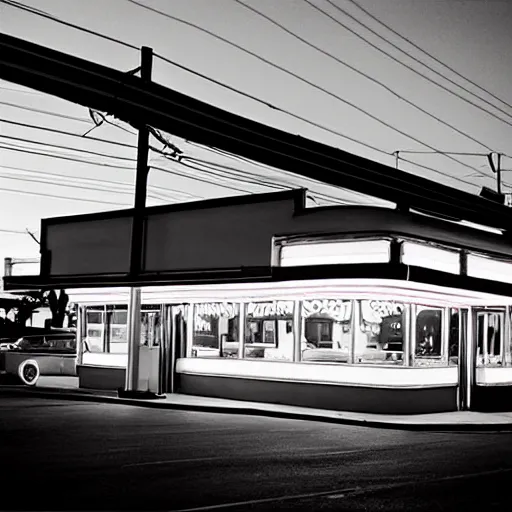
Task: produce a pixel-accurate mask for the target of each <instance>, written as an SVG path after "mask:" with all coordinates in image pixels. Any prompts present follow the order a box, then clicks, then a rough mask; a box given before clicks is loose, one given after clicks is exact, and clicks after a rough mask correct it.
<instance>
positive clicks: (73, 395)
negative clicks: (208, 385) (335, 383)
mask: <svg viewBox="0 0 512 512" xmlns="http://www.w3.org/2000/svg"><path fill="white" fill-rule="evenodd" d="M50 389H51V391H50ZM8 394H14V395H30V396H34V397H37V398H43V399H51V398H53V399H57V400H73V401H82V402H96V403H110V404H120V405H132V406H136V407H145V408H152V409H170V410H176V411H193V412H208V413H217V414H240V415H245V416H264V417H270V418H283V419H295V420H302V421H317V422H321V423H332V424H338V425H350V426H359V427H369V428H379V429H388V430H406V431H422V432H489V433H490V432H512V422H510V423H409V422H407V421H379V420H366V419H362V418H361V419H359V418H343V417H331V416H323V415H321V414H317V413H309V414H308V413H302V412H292V411H276V410H265V409H260V408H257V407H229V406H223V405H199V404H198V405H193V404H177V403H169V402H162V401H161V400H154V401H153V400H152V401H148V400H139V399H134V398H119V397H117V396H108V395H96V394H93V393H87V392H83V393H81V392H77V391H75V390H70V391H69V392H68V391H65V390H62V389H55V388H48V390H46V391H39V390H38V389H32V388H24V387H17V386H12V387H11V386H1V387H0V395H8Z"/></svg>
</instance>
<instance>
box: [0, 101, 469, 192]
mask: <svg viewBox="0 0 512 512" xmlns="http://www.w3.org/2000/svg"><path fill="white" fill-rule="evenodd" d="M170 103H175V102H173V101H172V100H171V101H170ZM187 108H188V107H187ZM168 117H170V118H171V119H172V118H173V117H174V116H173V115H172V114H171V113H169V114H168ZM207 117H212V116H209V115H208V116H207ZM212 119H216V118H214V117H212ZM0 121H4V122H6V123H9V124H12V125H17V126H26V127H32V128H37V129H43V128H41V127H38V126H34V125H29V124H26V123H18V122H15V121H10V120H6V119H0ZM180 121H182V122H185V123H186V124H187V125H189V126H192V127H194V128H202V129H204V130H206V131H209V132H212V133H214V134H217V133H218V132H217V131H216V130H212V129H210V128H207V127H205V126H199V125H197V124H196V123H193V122H191V121H188V120H185V121H184V120H183V119H180ZM222 123H223V124H227V125H229V126H231V127H235V128H238V125H235V124H233V123H232V122H230V121H225V120H222ZM44 129H45V130H47V131H49V132H53V133H62V134H64V135H73V136H79V135H77V134H70V133H69V132H64V131H62V130H56V129H51V128H44ZM244 130H245V131H247V132H249V133H253V132H252V130H250V129H247V128H244ZM228 137H229V138H230V139H232V140H234V141H237V142H240V141H241V139H239V138H238V137H235V136H232V135H229V136H228ZM90 139H93V137H91V138H90ZM270 139H272V140H274V139H273V138H272V137H270ZM97 140H100V141H102V142H107V141H105V140H104V139H97ZM108 142H109V143H111V144H118V145H123V146H125V147H132V146H131V145H126V144H123V143H118V142H115V141H108ZM249 144H250V145H252V146H254V147H255V148H260V149H263V147H262V146H260V145H258V144H254V143H249ZM287 145H291V146H292V147H293V148H298V147H299V146H296V145H295V144H287ZM273 152H274V153H275V154H277V155H280V156H287V155H288V156H290V154H288V153H283V152H282V151H277V150H273ZM308 152H309V153H312V154H313V155H316V156H321V155H322V154H321V153H319V152H318V151H313V150H308ZM296 160H297V161H299V162H302V163H308V164H310V162H309V161H305V160H303V159H302V158H296ZM335 161H336V162H338V163H339V164H343V163H345V160H342V159H339V158H336V159H335ZM351 165H353V166H355V167H360V168H361V169H364V167H361V166H359V165H357V164H351ZM412 165H414V166H417V167H420V168H423V169H427V170H430V171H432V172H434V173H436V174H439V175H442V176H445V177H448V178H449V179H453V180H455V181H460V182H463V183H466V184H468V185H470V186H472V187H476V185H475V184H474V183H471V182H468V181H467V180H464V179H457V178H456V177H454V176H452V175H449V174H447V173H444V172H442V171H438V170H437V169H434V168H432V167H428V166H425V165H422V164H416V163H414V162H412ZM319 167H320V168H325V167H324V166H323V165H320V166H319ZM118 168H119V167H118ZM472 170H473V169H472ZM174 174H176V173H174ZM178 175H179V174H178ZM189 178H190V177H189ZM192 179H193V178H192ZM199 181H201V180H199ZM203 181H204V180H203ZM210 184H211V183H210Z"/></svg>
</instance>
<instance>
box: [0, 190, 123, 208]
mask: <svg viewBox="0 0 512 512" xmlns="http://www.w3.org/2000/svg"><path fill="white" fill-rule="evenodd" d="M0 192H14V193H16V194H25V195H30V196H41V197H52V198H55V199H64V200H68V201H82V202H86V203H101V204H110V205H114V206H127V205H126V203H114V202H111V201H102V200H100V199H86V198H84V197H76V196H75V197H69V196H59V195H56V194H45V193H43V192H30V191H28V190H20V189H15V188H5V187H0Z"/></svg>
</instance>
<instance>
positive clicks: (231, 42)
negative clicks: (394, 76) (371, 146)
mask: <svg viewBox="0 0 512 512" xmlns="http://www.w3.org/2000/svg"><path fill="white" fill-rule="evenodd" d="M125 1H126V2H130V3H132V4H135V5H138V6H139V7H142V8H144V9H147V10H150V11H153V12H155V13H157V14H160V15H162V16H165V17H166V18H169V19H172V20H174V21H177V22H178V23H183V24H185V25H187V26H190V27H193V28H195V29H197V30H199V31H201V32H204V33H206V34H209V35H210V36H212V37H214V38H215V39H218V40H220V41H223V42H224V43H226V44H228V45H230V46H232V47H234V48H237V49H238V50H240V51H242V52H244V53H246V54H248V55H251V56H252V57H254V58H256V59H258V60H259V61H261V62H264V63H265V64H267V65H269V66H271V67H273V68H275V69H279V70H280V71H282V72H284V73H286V74H288V75H290V76H292V77H294V78H295V79H297V80H299V81H301V82H303V83H305V84H307V85H309V86H310V87H313V88H314V89H317V90H319V91H321V92H323V93H324V94H326V95H328V96H331V97H332V98H335V99H337V100H338V101H340V102H341V103H344V104H346V105H348V106H350V107H352V108H354V109H355V110H357V111H358V112H361V113H362V114H364V115H366V116H367V117H369V118H371V119H373V120H374V121H376V122H378V123H379V124H382V125H383V126H385V127H386V128H388V129H390V130H393V131H395V132H396V133H399V134H400V135H402V136H404V137H406V138H408V139H410V140H413V141H414V142H416V143H418V144H420V145H422V146H425V147H428V148H430V149H432V150H436V149H437V148H435V147H433V146H431V145H429V144H427V143H425V142H423V141H421V140H419V139H417V138H416V137H414V136H412V135H409V134H408V133H407V132H405V131H403V130H401V129H400V128H397V127H395V126H393V125H392V124H390V123H388V122H386V121H384V120H382V119H380V118H379V117H377V116H375V115H373V114H372V113H370V112H368V111H367V110H365V109H363V108H362V107H360V106H358V105H356V104H355V103H352V102H350V101H348V100H346V99H344V98H342V97H341V96H339V95H338V94H335V93H333V92H332V91H329V90H328V89H325V88H324V87H322V86H320V85H318V84H316V83H314V82H312V81H311V80H308V79H306V78H304V77H302V76H300V75H299V74H297V73H295V72H293V71H290V70H289V69H287V68H285V67H283V66H281V65H279V64H276V63H275V62H272V61H271V60H269V59H267V58H265V57H262V56H261V55H258V54H257V53H255V52H253V51H252V50H249V49H247V48H245V47H244V46H242V45H239V44H238V43H235V42H233V41H231V40H229V39H227V38H225V37H223V36H221V35H219V34H216V33H215V32H213V31H211V30H208V29H206V28H204V27H201V26H200V25H198V24H196V23H192V22H190V21H186V20H183V19H182V18H179V17H177V16H174V15H172V14H169V13H167V12H165V11H161V10H159V9H155V8H154V7H150V6H148V5H145V4H143V3H141V2H138V1H137V0H125ZM306 1H307V0H306ZM308 3H309V2H308ZM511 126H512V124H511ZM386 154H387V155H389V154H388V153H386ZM447 158H450V160H453V161H454V162H456V163H458V164H459V165H462V166H464V167H467V168H468V169H471V170H472V171H476V172H478V171H477V170H476V169H475V168H474V167H471V166H470V165H468V164H466V163H464V162H461V161H460V160H457V159H456V158H453V157H449V156H447Z"/></svg>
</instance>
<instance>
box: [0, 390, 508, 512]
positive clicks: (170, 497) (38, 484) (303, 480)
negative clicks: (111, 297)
mask: <svg viewBox="0 0 512 512" xmlns="http://www.w3.org/2000/svg"><path fill="white" fill-rule="evenodd" d="M0 435H1V443H0V461H1V465H2V473H3V476H2V478H1V480H0V482H1V483H0V496H1V504H0V509H2V510H7V509H9V510H14V509H18V510H19V509H25V510H28V509H30V510H86V509H87V510H98V509H102V510H106V509H108V510H167V511H176V510H190V509H192V510H229V511H242V510H251V511H266V510H294V511H297V510H304V511H306V510H308V511H311V510H342V511H349V510H350V511H363V510H371V511H399V510H400V511H420V510H421V511H429V512H432V511H436V510H449V511H456V510H461V511H464V512H467V511H468V510H469V509H472V510H473V509H476V508H478V509H481V510H486V511H489V510H492V511H497V510H503V511H505V510H506V511H508V510H510V508H511V507H512V496H511V494H512V491H511V490H510V489H511V484H512V434H510V433H454V432H451V433H446V432H445V433H443V432H439V433H438V432H434V433H432V432H429V433H427V432H406V431H398V430H380V429H375V428H365V427H353V426H343V425H332V424H323V423H318V422H312V421H297V420H289V419H276V418H265V417H256V416H250V417H246V416H242V415H230V414H213V413H203V412H188V411H172V410H162V409H147V408H140V407H133V406H126V405H117V404H115V405H114V404H100V403H98V404H95V403H90V402H78V401H77V402H74V401H59V400H57V399H42V398H35V397H29V396H14V395H13V396H9V395H7V394H5V392H3V393H2V394H1V395H0Z"/></svg>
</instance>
